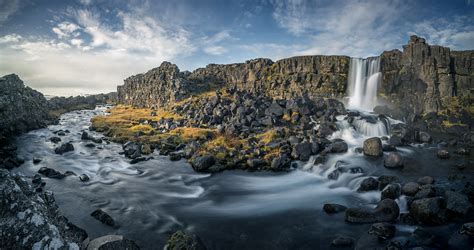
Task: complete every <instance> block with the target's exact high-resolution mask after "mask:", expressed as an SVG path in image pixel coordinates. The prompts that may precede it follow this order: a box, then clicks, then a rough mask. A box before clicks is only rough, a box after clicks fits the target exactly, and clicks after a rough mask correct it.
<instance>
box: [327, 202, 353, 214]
mask: <svg viewBox="0 0 474 250" xmlns="http://www.w3.org/2000/svg"><path fill="white" fill-rule="evenodd" d="M346 209H347V207H346V206H343V205H339V204H324V206H323V210H324V212H326V213H328V214H335V213H340V212H344V211H346Z"/></svg>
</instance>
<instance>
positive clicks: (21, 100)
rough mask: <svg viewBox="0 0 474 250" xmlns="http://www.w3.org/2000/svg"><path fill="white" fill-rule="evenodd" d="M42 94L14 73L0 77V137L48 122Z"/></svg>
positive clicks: (48, 117) (38, 126)
mask: <svg viewBox="0 0 474 250" xmlns="http://www.w3.org/2000/svg"><path fill="white" fill-rule="evenodd" d="M48 112H49V110H48V102H47V101H46V99H45V98H44V96H43V95H42V94H41V93H40V92H38V91H36V90H33V89H31V88H29V87H26V86H25V85H24V84H23V81H22V80H20V78H19V77H18V76H17V75H15V74H11V75H6V76H3V77H1V78H0V138H2V137H9V136H11V135H15V134H19V133H22V132H25V131H28V130H32V129H37V128H41V127H44V126H46V125H47V124H48V123H49V122H50V116H49V113H48Z"/></svg>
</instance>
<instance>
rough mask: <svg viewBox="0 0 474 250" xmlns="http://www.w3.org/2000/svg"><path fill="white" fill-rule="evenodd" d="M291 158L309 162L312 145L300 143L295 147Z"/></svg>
mask: <svg viewBox="0 0 474 250" xmlns="http://www.w3.org/2000/svg"><path fill="white" fill-rule="evenodd" d="M291 156H292V157H293V158H294V159H297V160H300V161H308V160H309V158H310V157H311V143H309V142H302V143H298V144H296V145H295V146H294V147H293V151H292V152H291Z"/></svg>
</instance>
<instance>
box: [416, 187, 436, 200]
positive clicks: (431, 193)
mask: <svg viewBox="0 0 474 250" xmlns="http://www.w3.org/2000/svg"><path fill="white" fill-rule="evenodd" d="M435 196H436V191H435V190H434V189H433V188H431V187H429V188H422V189H420V191H418V192H417V193H416V194H415V196H414V197H413V198H414V199H415V200H418V199H424V198H431V197H435Z"/></svg>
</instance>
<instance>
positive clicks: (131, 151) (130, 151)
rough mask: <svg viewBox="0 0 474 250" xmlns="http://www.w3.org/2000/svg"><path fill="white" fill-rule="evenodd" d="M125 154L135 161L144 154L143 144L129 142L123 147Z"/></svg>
mask: <svg viewBox="0 0 474 250" xmlns="http://www.w3.org/2000/svg"><path fill="white" fill-rule="evenodd" d="M122 149H123V152H124V154H125V156H126V157H128V158H130V159H135V158H138V157H140V156H141V154H142V144H141V143H138V142H133V141H128V142H126V143H125V144H123V145H122Z"/></svg>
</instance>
